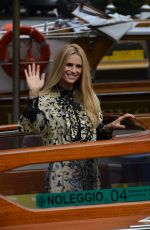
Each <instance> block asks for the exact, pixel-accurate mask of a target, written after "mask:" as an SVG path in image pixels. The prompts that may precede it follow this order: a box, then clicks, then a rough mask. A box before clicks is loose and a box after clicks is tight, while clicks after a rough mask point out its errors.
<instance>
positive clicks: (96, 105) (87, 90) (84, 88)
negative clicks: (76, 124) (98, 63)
mask: <svg viewBox="0 0 150 230" xmlns="http://www.w3.org/2000/svg"><path fill="white" fill-rule="evenodd" d="M72 54H77V55H79V56H80V57H81V59H82V76H81V78H80V79H79V80H78V82H76V85H75V87H74V95H75V97H76V98H78V100H79V101H80V102H81V104H82V105H83V107H84V109H85V110H86V111H87V113H88V114H89V117H90V119H91V121H92V123H93V126H94V127H97V125H98V124H99V122H100V120H99V119H100V118H99V115H100V113H101V108H100V102H99V100H98V98H97V96H96V94H95V93H94V91H93V89H92V85H91V75H90V67H89V63H88V60H87V57H86V54H85V52H84V50H83V49H82V48H81V47H80V46H79V45H77V44H67V45H65V46H64V47H63V48H62V49H61V50H60V51H59V53H58V55H57V57H56V59H55V62H54V65H53V70H52V73H51V74H49V75H48V76H47V81H46V84H45V86H44V88H43V90H42V91H41V94H42V95H45V94H49V93H50V92H52V91H53V90H54V88H55V86H56V85H58V83H59V81H60V79H61V78H62V75H63V74H64V68H65V65H66V62H67V59H68V57H69V56H70V55H72Z"/></svg>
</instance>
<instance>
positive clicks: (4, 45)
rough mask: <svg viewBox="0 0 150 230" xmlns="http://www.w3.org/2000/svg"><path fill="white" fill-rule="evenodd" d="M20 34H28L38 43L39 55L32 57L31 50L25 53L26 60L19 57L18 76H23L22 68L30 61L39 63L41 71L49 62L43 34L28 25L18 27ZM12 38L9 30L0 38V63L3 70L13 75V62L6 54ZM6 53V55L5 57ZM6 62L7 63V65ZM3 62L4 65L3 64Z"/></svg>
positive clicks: (48, 49)
mask: <svg viewBox="0 0 150 230" xmlns="http://www.w3.org/2000/svg"><path fill="white" fill-rule="evenodd" d="M20 35H28V36H29V37H30V38H31V39H34V40H35V42H37V43H38V44H39V47H40V57H39V58H34V57H33V54H32V52H31V50H30V51H29V53H30V54H29V55H28V54H27V56H26V60H22V59H20V77H21V78H24V77H25V76H24V69H25V68H26V67H27V65H28V64H29V63H31V62H35V63H38V64H39V65H40V69H41V71H43V70H44V69H45V67H46V65H47V63H48V62H49V59H50V46H49V44H48V43H47V40H46V38H45V36H44V35H43V34H42V33H41V32H40V31H38V30H37V29H35V28H33V27H29V26H21V27H20ZM12 39H13V31H12V30H10V31H8V32H6V34H5V35H4V36H3V37H2V38H1V40H0V50H1V52H0V64H1V66H2V68H3V70H4V71H5V72H6V73H7V74H8V75H9V76H13V63H12V64H10V63H11V62H13V60H12V57H9V54H8V50H7V49H8V45H9V44H10V43H11V42H12ZM6 55H7V57H6ZM26 62H27V63H28V64H22V63H26ZM7 63H8V65H7ZM3 64H4V65H3Z"/></svg>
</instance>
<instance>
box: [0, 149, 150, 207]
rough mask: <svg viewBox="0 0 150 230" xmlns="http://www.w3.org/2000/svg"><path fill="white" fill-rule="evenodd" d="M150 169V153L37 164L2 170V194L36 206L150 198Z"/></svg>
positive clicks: (89, 203)
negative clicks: (51, 189) (50, 189)
mask: <svg viewBox="0 0 150 230" xmlns="http://www.w3.org/2000/svg"><path fill="white" fill-rule="evenodd" d="M97 166H98V167H97ZM149 168H150V153H145V154H140V155H129V156H121V157H112V158H98V159H93V160H82V161H73V162H69V161H65V162H57V163H52V164H49V163H45V164H33V165H28V166H25V167H20V168H16V169H13V170H10V171H5V172H4V173H0V181H1V188H0V193H1V194H2V195H4V196H5V197H6V198H7V199H9V200H11V201H12V202H15V203H19V204H20V205H22V206H25V207H28V208H32V209H37V208H46V207H61V206H75V205H85V204H86V205H91V204H103V203H116V202H127V201H131V202H133V201H139V200H149V199H150V174H149ZM50 172H51V174H50ZM99 173H100V174H99ZM99 175H100V182H101V183H99V180H98V179H99ZM49 179H51V187H52V188H53V187H55V186H56V190H55V193H54V191H52V193H50V191H49V190H48V187H50V186H48V185H49V181H50V180H49ZM67 186H68V187H67ZM143 186H144V187H143ZM66 188H69V189H68V191H69V192H67V189H66ZM70 188H71V189H70ZM70 190H71V192H70ZM61 191H63V193H61ZM47 192H48V193H47Z"/></svg>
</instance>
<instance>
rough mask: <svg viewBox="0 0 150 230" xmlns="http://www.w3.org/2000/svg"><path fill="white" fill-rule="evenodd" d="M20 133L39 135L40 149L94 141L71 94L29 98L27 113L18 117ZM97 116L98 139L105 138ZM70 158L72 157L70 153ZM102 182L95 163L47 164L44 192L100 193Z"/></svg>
mask: <svg viewBox="0 0 150 230" xmlns="http://www.w3.org/2000/svg"><path fill="white" fill-rule="evenodd" d="M19 122H20V124H21V130H22V131H25V132H32V133H35V132H38V133H40V134H41V137H42V140H43V145H58V144H69V143H74V142H85V141H96V138H97V130H96V129H94V128H93V126H92V123H91V121H90V118H89V116H88V114H87V112H86V111H85V110H84V109H83V107H82V105H81V104H80V103H79V101H78V100H77V99H76V98H74V96H73V93H72V92H71V91H67V90H63V89H59V90H57V91H56V92H53V93H51V94H50V95H46V96H39V97H37V98H33V99H32V98H29V99H28V103H27V110H26V112H25V113H23V114H22V115H21V116H20V120H19ZM101 124H102V114H100V127H99V132H98V133H99V135H101V134H102V135H104V133H105V131H104V130H103V126H102V125H101ZM70 154H71V153H70ZM100 187H101V179H100V172H99V167H98V165H97V162H96V160H95V159H88V160H74V161H62V162H55V163H50V164H49V168H48V176H47V179H46V186H45V191H46V192H67V191H80V190H92V189H99V188H100Z"/></svg>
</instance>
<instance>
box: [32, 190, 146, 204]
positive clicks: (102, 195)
mask: <svg viewBox="0 0 150 230" xmlns="http://www.w3.org/2000/svg"><path fill="white" fill-rule="evenodd" d="M144 200H150V186H140V187H128V188H114V189H99V190H89V191H80V192H66V193H41V194H36V207H37V208H53V207H64V206H79V205H94V204H109V203H117V202H133V201H144Z"/></svg>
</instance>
